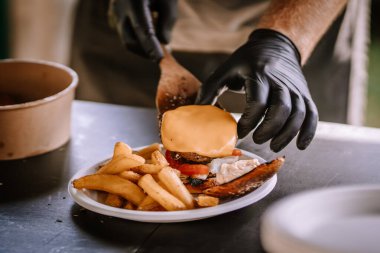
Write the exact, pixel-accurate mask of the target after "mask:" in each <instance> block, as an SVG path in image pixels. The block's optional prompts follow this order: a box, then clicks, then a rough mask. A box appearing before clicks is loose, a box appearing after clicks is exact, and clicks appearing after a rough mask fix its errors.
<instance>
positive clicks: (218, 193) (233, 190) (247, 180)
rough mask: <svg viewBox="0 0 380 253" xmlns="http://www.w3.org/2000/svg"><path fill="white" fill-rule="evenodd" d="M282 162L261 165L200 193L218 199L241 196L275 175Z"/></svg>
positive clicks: (280, 158) (281, 160)
mask: <svg viewBox="0 0 380 253" xmlns="http://www.w3.org/2000/svg"><path fill="white" fill-rule="evenodd" d="M284 161H285V159H284V158H283V157H279V158H277V159H275V160H273V161H272V162H270V163H263V164H261V165H258V166H257V167H255V169H252V170H251V171H249V172H248V173H246V174H244V175H242V176H240V177H238V178H236V179H233V180H232V181H228V182H226V183H223V184H218V183H216V185H215V186H212V187H210V188H207V189H205V190H203V191H202V192H203V193H205V194H207V195H210V196H214V197H219V198H225V197H231V196H239V195H243V194H245V193H247V192H250V191H252V190H253V189H256V188H258V187H259V186H261V185H262V184H263V183H264V182H265V181H266V180H268V178H271V177H272V176H273V175H274V174H276V173H277V171H278V170H279V168H280V167H281V166H282V165H283V163H284Z"/></svg>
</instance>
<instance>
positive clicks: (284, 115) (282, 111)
mask: <svg viewBox="0 0 380 253" xmlns="http://www.w3.org/2000/svg"><path fill="white" fill-rule="evenodd" d="M291 110H292V101H291V98H290V94H289V90H288V88H287V87H285V86H282V85H278V84H274V85H271V86H270V95H269V103H268V110H267V112H266V114H265V117H264V119H263V121H262V123H261V124H260V125H259V126H258V127H257V129H256V130H255V132H254V133H253V135H252V138H253V141H254V142H256V143H258V144H262V143H264V142H266V141H268V140H270V139H271V138H273V137H274V136H276V135H277V134H278V132H279V131H280V130H281V129H282V127H283V126H284V125H285V123H286V121H287V120H288V118H289V115H290V112H291Z"/></svg>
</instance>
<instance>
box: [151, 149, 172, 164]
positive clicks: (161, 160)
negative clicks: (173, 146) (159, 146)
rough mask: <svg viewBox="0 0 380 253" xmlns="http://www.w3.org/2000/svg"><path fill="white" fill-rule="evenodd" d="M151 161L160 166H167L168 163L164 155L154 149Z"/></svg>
mask: <svg viewBox="0 0 380 253" xmlns="http://www.w3.org/2000/svg"><path fill="white" fill-rule="evenodd" d="M152 163H153V164H158V165H161V166H169V163H168V161H167V160H166V158H165V156H164V155H163V154H162V153H161V152H160V151H159V150H156V151H154V152H153V153H152Z"/></svg>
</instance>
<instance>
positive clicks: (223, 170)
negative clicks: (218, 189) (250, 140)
mask: <svg viewBox="0 0 380 253" xmlns="http://www.w3.org/2000/svg"><path fill="white" fill-rule="evenodd" d="M259 164H260V163H259V161H258V160H257V159H250V160H239V161H236V162H233V163H223V164H222V165H221V166H220V169H219V171H218V172H217V173H216V182H217V183H218V184H224V183H227V182H230V181H232V180H234V179H236V178H238V177H240V176H242V175H244V174H246V173H248V172H250V171H251V170H253V169H254V168H256V167H257V166H258V165H259Z"/></svg>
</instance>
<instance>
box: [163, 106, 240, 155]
mask: <svg viewBox="0 0 380 253" xmlns="http://www.w3.org/2000/svg"><path fill="white" fill-rule="evenodd" d="M161 140H162V144H163V145H164V147H165V148H166V149H167V150H170V151H175V152H192V153H197V154H199V155H202V156H208V157H213V158H215V157H223V156H229V155H231V154H232V151H233V149H234V148H235V145H236V141H237V124H236V121H235V119H234V118H233V117H232V116H231V114H230V113H228V112H225V111H223V110H221V109H219V108H217V107H215V106H212V105H187V106H181V107H178V108H176V109H175V110H171V111H167V112H165V113H164V115H163V116H162V124H161Z"/></svg>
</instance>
